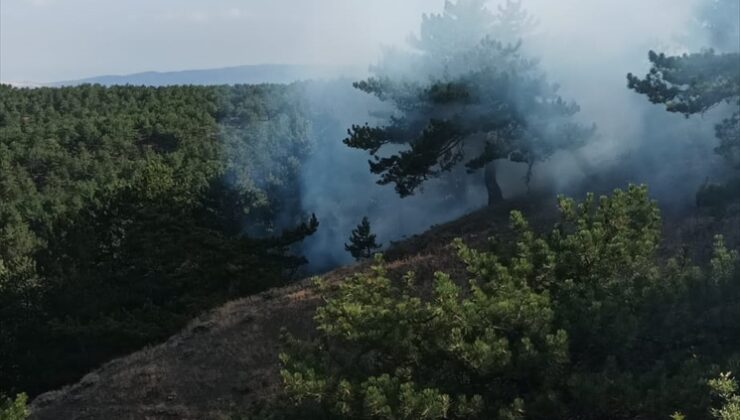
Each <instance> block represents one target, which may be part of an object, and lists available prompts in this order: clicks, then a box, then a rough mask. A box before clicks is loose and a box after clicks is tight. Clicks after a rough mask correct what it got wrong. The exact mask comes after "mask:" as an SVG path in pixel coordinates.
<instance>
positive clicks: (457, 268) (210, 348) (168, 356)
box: [31, 200, 740, 420]
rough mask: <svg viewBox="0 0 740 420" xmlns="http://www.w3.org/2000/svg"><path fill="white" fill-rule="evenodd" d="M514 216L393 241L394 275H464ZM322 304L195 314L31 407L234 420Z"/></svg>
mask: <svg viewBox="0 0 740 420" xmlns="http://www.w3.org/2000/svg"><path fill="white" fill-rule="evenodd" d="M547 203H548V204H546V205H542V206H530V207H529V208H528V209H525V213H526V214H528V215H529V217H530V219H533V225H535V226H547V225H549V223H547V222H548V221H550V220H551V219H552V218H553V217H554V210H555V208H554V202H553V201H552V200H550V201H548V202H547ZM512 205H513V206H516V204H512ZM518 207H521V206H518ZM508 213H509V209H508V208H507V209H498V210H490V209H486V210H481V211H479V212H476V213H473V214H471V215H468V216H465V217H463V218H461V219H459V220H457V221H454V222H451V223H448V224H445V225H442V226H438V227H434V228H432V229H430V230H429V231H428V232H426V233H424V234H422V235H419V236H415V237H412V238H409V239H407V240H405V241H402V242H399V243H397V244H394V246H393V247H391V249H389V251H388V252H387V253H386V260H387V261H389V267H388V268H389V271H390V274H391V276H394V277H395V276H400V275H401V274H403V273H404V272H406V271H408V270H412V269H413V270H414V271H415V272H416V273H417V278H418V279H419V280H422V279H425V278H430V276H428V274H430V273H432V272H434V271H437V270H444V271H446V272H448V273H450V274H452V275H453V277H456V278H458V279H462V278H463V277H464V267H462V266H461V265H460V263H459V262H457V261H456V259H455V258H454V257H453V256H452V255H451V253H450V252H449V250H448V249H447V247H448V245H449V243H450V242H451V241H452V239H454V238H455V237H463V238H464V239H465V240H466V242H467V243H469V244H471V245H473V246H480V245H482V244H484V243H485V241H486V239H487V238H488V237H489V236H491V235H496V236H497V237H499V239H503V240H504V241H505V240H506V237H507V231H508V229H507V225H508ZM666 226H669V227H670V229H671V231H670V234H668V235H667V236H668V237H669V238H670V239H669V242H672V243H678V242H679V241H680V239H682V238H686V237H690V238H692V239H693V241H694V243H697V244H700V245H698V246H699V247H700V248H702V249H706V246H707V245H708V243H710V242H711V241H710V238H711V235H712V233H714V232H724V233H725V234H727V233H728V232H732V233H734V234H735V236H732V234H731V235H730V236H731V237H730V238H728V242H729V243H730V244H731V245H734V246H737V245H740V222H739V221H738V219H735V220H731V221H728V222H725V223H722V224H717V223H714V222H708V221H706V220H703V219H698V218H686V219H684V220H682V221H681V223H678V224H677V223H676V222H666ZM676 226H682V227H681V228H676ZM697 233H702V234H701V235H698V234H697ZM674 239H675V240H676V241H674ZM699 254H701V252H699ZM365 268H366V266H365V265H356V266H352V267H345V268H341V269H338V270H335V271H333V272H330V273H328V274H326V275H324V276H323V277H324V278H325V279H327V280H328V281H330V282H336V281H340V280H341V279H343V278H345V277H346V276H348V275H350V274H352V273H353V272H356V271H358V270H363V269H365ZM317 304H318V299H317V296H316V295H315V293H314V291H313V288H312V287H311V281H310V280H304V281H301V282H299V283H296V284H294V285H291V286H289V287H284V288H280V289H273V290H270V291H267V292H264V293H261V294H259V295H256V296H252V297H249V298H245V299H241V300H238V301H234V302H231V303H228V304H226V305H224V306H223V307H221V308H218V309H216V310H213V311H211V312H210V313H207V314H204V315H202V316H201V317H199V318H198V319H196V320H194V321H193V322H192V323H191V324H190V325H189V326H188V327H186V328H185V329H184V330H183V331H182V332H180V333H179V334H177V335H175V336H173V337H172V338H170V339H169V340H168V341H167V342H165V343H163V344H160V345H157V346H154V347H151V348H147V349H144V350H141V351H139V352H137V353H134V354H132V355H130V356H127V357H123V358H120V359H116V360H114V361H112V362H109V363H107V364H106V365H104V366H102V367H101V368H99V369H98V370H96V371H94V372H92V373H90V374H88V375H87V376H85V377H84V378H83V379H82V380H81V381H80V382H78V383H77V384H74V385H71V386H69V387H66V388H64V389H62V390H59V391H53V392H49V393H46V394H43V395H41V396H39V397H38V398H36V399H35V400H34V401H33V403H32V405H31V410H32V416H31V418H32V419H37V420H42V419H43V420H46V419H50V420H51V419H54V420H65V419H106V420H107V419H224V418H229V415H230V414H232V413H237V412H239V411H243V410H244V409H245V408H246V407H249V406H250V405H252V404H255V403H257V402H259V401H261V400H263V399H264V398H265V397H268V396H269V395H272V394H274V393H275V391H276V390H277V387H278V383H279V377H278V363H277V352H278V350H277V349H278V348H279V336H280V330H281V328H282V327H283V326H285V327H287V329H288V330H289V331H290V332H292V333H293V334H295V335H297V336H303V337H305V336H306V334H308V333H309V332H310V331H311V329H312V316H313V311H314V309H315V308H316V305H317Z"/></svg>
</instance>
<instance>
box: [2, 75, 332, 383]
mask: <svg viewBox="0 0 740 420" xmlns="http://www.w3.org/2000/svg"><path fill="white" fill-rule="evenodd" d="M296 90H297V89H296V87H295V86H292V87H291V86H272V85H263V86H235V87H194V86H188V87H166V88H147V87H130V86H126V87H112V88H104V87H101V86H91V85H87V86H80V87H74V88H62V89H16V88H11V87H9V86H0V200H1V201H0V320H1V321H2V327H1V328H0V394H1V393H6V394H8V395H11V394H12V393H14V392H18V391H25V392H28V393H29V394H31V395H34V394H36V393H39V392H42V391H45V390H49V389H52V388H55V387H58V386H61V385H63V384H65V383H68V382H71V381H74V380H76V379H77V378H78V377H79V376H80V375H81V374H83V373H84V372H86V371H88V370H89V369H91V368H93V367H95V366H96V365H98V364H100V363H101V362H104V361H106V360H109V359H110V358H111V357H114V356H116V355H121V354H125V353H126V352H129V351H132V350H134V349H137V348H140V347H142V346H144V345H146V344H148V343H152V342H155V341H157V340H161V339H164V338H166V337H167V336H169V335H171V334H172V333H174V332H175V331H177V330H178V329H179V328H181V327H182V326H183V324H184V323H185V322H186V321H188V320H189V319H191V318H192V317H193V316H195V315H197V314H198V313H199V312H201V311H203V310H205V309H207V308H210V307H213V306H214V305H217V304H219V303H221V302H224V301H226V300H228V299H233V298H234V297H238V296H241V295H245V294H250V293H254V292H257V291H260V290H263V289H265V288H268V287H271V286H275V285H277V284H281V283H284V282H286V281H288V280H289V279H290V278H291V276H292V274H293V273H294V272H295V270H296V269H297V268H298V267H299V266H300V265H301V264H303V263H304V262H305V260H304V259H303V258H301V257H300V256H297V255H294V253H293V252H291V251H292V250H293V248H295V247H294V246H293V244H295V243H297V242H299V241H300V240H301V239H303V238H304V237H305V236H306V235H309V234H311V233H312V232H313V231H314V230H315V229H316V227H317V221H316V220H315V218H310V215H303V214H302V212H301V209H300V202H299V191H298V180H297V174H298V171H299V170H300V164H301V161H302V160H303V159H304V157H305V156H306V154H307V152H308V151H309V148H310V141H309V124H308V120H307V119H306V116H305V115H304V114H303V110H304V106H303V104H302V103H301V99H300V95H298V94H297V92H296ZM304 222H305V223H304Z"/></svg>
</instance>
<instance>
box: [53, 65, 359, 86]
mask: <svg viewBox="0 0 740 420" xmlns="http://www.w3.org/2000/svg"><path fill="white" fill-rule="evenodd" d="M363 75H364V71H363V70H362V69H359V68H353V67H332V66H303V65H288V64H260V65H246V66H236V67H223V68H215V69H201V70H183V71H171V72H156V71H150V72H144V73H134V74H128V75H105V76H95V77H89V78H85V79H79V80H67V81H61V82H54V83H48V84H46V85H47V86H75V85H80V84H85V83H91V84H96V83H97V84H101V85H105V86H110V85H147V86H168V85H222V84H228V85H232V84H260V83H291V82H295V81H299V80H308V79H324V78H335V77H353V78H355V77H362V76H363Z"/></svg>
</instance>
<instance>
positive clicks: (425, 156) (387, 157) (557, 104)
mask: <svg viewBox="0 0 740 420" xmlns="http://www.w3.org/2000/svg"><path fill="white" fill-rule="evenodd" d="M531 25H533V20H532V18H531V17H529V16H528V15H527V14H526V12H524V11H523V10H522V9H521V6H520V4H519V3H518V2H509V3H507V6H506V7H505V8H501V9H499V12H498V14H495V13H492V12H491V11H489V10H487V9H486V7H485V2H483V1H481V0H459V1H458V2H447V3H446V4H445V9H444V11H443V13H441V14H438V15H430V16H425V17H424V20H423V22H422V25H421V29H420V36H419V37H418V38H412V40H411V47H412V48H413V51H412V52H410V53H408V54H404V53H401V52H398V51H389V53H387V54H386V55H385V56H384V57H383V59H382V60H381V62H380V64H379V65H378V66H375V67H373V77H371V78H369V79H367V80H364V81H360V82H358V83H355V85H354V86H355V87H356V88H357V89H359V90H362V91H363V92H365V93H368V94H371V95H374V96H376V97H378V98H379V99H380V100H381V101H384V102H387V103H389V104H391V105H392V106H393V108H394V109H395V110H396V111H395V112H394V113H393V115H390V116H389V118H388V119H387V121H385V122H383V123H381V124H380V125H370V124H365V125H354V126H352V127H351V128H350V130H349V133H348V137H347V138H346V139H345V140H344V142H345V144H347V145H348V146H349V147H352V148H356V149H361V150H365V151H367V152H368V153H369V154H370V155H371V156H372V159H371V160H370V162H369V164H370V171H371V172H372V173H374V174H376V175H378V176H379V179H378V183H379V184H381V185H385V184H394V185H395V189H396V192H398V194H399V195H400V196H401V197H405V196H408V195H412V194H414V192H415V191H416V190H417V189H418V188H419V187H420V186H421V185H422V184H423V183H424V182H426V181H428V180H429V179H431V178H437V177H440V176H443V175H445V176H448V177H449V176H458V174H460V172H459V171H458V172H455V171H456V170H459V169H461V168H463V165H464V168H463V169H464V170H466V171H467V172H468V173H474V172H477V171H479V170H483V174H484V181H485V184H486V188H487V191H488V202H489V204H495V203H498V202H500V201H502V200H503V196H502V194H501V189H500V187H499V185H498V182H497V180H496V171H495V168H494V166H493V165H494V162H495V161H496V160H511V161H514V162H521V163H525V164H526V165H527V166H528V168H529V171H528V174H527V178H526V179H527V181H529V179H530V178H531V174H532V167H533V166H534V165H535V163H537V162H541V161H544V160H546V159H547V158H549V157H550V156H552V154H553V153H555V152H556V151H557V150H560V149H574V148H577V147H580V146H581V145H583V144H584V143H585V141H587V140H588V139H589V138H590V136H591V135H592V134H593V130H594V129H593V127H585V126H581V125H579V124H577V123H575V122H574V121H572V118H571V117H573V116H574V114H576V113H577V112H578V111H579V107H578V105H577V104H575V103H572V102H569V101H566V100H564V99H563V98H561V97H560V96H559V95H558V89H557V85H555V84H552V83H549V82H548V81H547V80H546V78H545V77H544V75H543V73H542V71H541V70H540V68H539V66H538V65H537V62H536V60H532V59H531V58H529V57H526V56H524V55H523V53H522V51H521V48H520V44H521V43H520V42H519V41H518V40H519V39H520V38H521V37H522V36H523V35H524V34H526V32H527V30H528V28H530V27H531ZM512 31H521V32H522V33H512ZM388 145H393V147H394V148H396V149H397V148H398V146H397V145H403V146H405V147H403V148H401V150H400V151H396V152H394V153H392V154H389V153H388V150H387V149H386V148H385V146H388Z"/></svg>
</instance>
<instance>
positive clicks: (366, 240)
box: [344, 217, 383, 261]
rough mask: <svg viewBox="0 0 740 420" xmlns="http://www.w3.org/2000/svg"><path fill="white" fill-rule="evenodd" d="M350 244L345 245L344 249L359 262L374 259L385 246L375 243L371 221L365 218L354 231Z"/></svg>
mask: <svg viewBox="0 0 740 420" xmlns="http://www.w3.org/2000/svg"><path fill="white" fill-rule="evenodd" d="M349 242H350V243H349V244H344V249H345V250H347V252H349V253H350V254H352V256H353V257H354V258H355V259H356V260H357V261H359V260H362V259H367V258H370V257H372V256H373V254H374V253H375V251H377V250H379V249H380V248H381V247H382V246H383V245H382V244H378V243H376V242H375V234H374V233H371V232H370V221H368V220H367V217H363V218H362V222H360V224H359V225H357V228H355V229H352V235H351V236H350V237H349Z"/></svg>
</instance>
